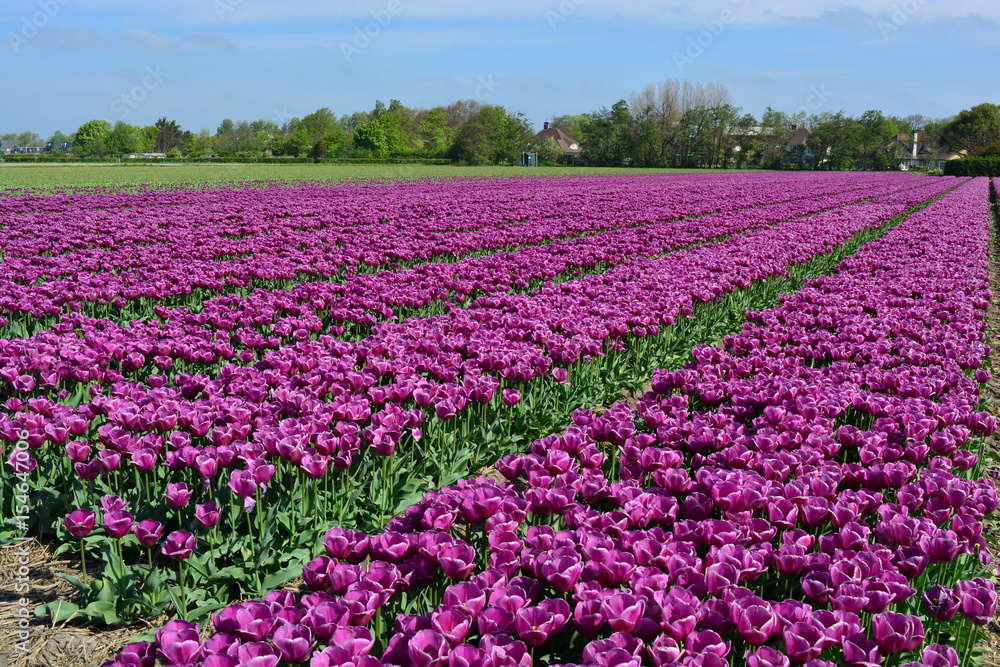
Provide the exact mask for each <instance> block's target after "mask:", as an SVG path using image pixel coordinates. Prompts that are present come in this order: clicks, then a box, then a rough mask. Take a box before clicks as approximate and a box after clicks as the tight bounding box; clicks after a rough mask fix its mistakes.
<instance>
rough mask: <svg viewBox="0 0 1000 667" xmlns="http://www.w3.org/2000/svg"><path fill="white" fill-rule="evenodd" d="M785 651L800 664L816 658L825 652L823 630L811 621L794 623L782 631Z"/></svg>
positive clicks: (792, 659)
mask: <svg viewBox="0 0 1000 667" xmlns="http://www.w3.org/2000/svg"><path fill="white" fill-rule="evenodd" d="M782 638H783V639H784V640H785V653H786V654H787V655H788V657H789V658H790V659H791V661H792V662H795V663H798V664H800V665H802V664H805V663H807V662H809V661H810V660H814V659H816V658H818V657H819V654H820V653H822V652H823V640H824V635H823V632H822V631H821V630H820V629H819V628H817V627H816V626H815V625H813V624H811V623H804V622H798V623H792V624H791V625H789V626H788V627H787V628H785V629H784V630H783V631H782Z"/></svg>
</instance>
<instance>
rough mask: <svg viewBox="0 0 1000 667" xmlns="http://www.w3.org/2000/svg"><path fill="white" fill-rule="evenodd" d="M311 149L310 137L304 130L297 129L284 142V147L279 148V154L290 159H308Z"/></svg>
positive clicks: (311, 141)
mask: <svg viewBox="0 0 1000 667" xmlns="http://www.w3.org/2000/svg"><path fill="white" fill-rule="evenodd" d="M312 147H313V140H312V135H310V134H309V133H308V132H307V131H306V130H304V129H299V130H296V131H295V132H293V133H292V134H291V136H289V137H288V139H286V140H285V142H284V145H282V146H281V147H280V150H279V154H281V155H289V156H291V157H308V155H309V151H310V150H311V149H312ZM276 148H277V147H276Z"/></svg>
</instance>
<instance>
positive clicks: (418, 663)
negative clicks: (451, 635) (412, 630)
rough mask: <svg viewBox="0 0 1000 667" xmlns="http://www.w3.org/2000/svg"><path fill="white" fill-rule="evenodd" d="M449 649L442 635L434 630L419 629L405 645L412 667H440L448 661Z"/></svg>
mask: <svg viewBox="0 0 1000 667" xmlns="http://www.w3.org/2000/svg"><path fill="white" fill-rule="evenodd" d="M449 650H450V647H449V645H448V641H447V640H446V639H445V637H444V635H442V634H440V633H438V632H435V631H434V630H421V631H420V632H418V633H417V634H415V635H414V636H413V638H412V639H410V642H409V645H408V646H407V653H408V654H409V656H410V660H411V661H412V662H413V665H414V667H441V666H442V665H444V664H445V663H446V662H447V661H448V652H449Z"/></svg>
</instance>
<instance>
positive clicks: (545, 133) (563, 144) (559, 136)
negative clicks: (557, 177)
mask: <svg viewBox="0 0 1000 667" xmlns="http://www.w3.org/2000/svg"><path fill="white" fill-rule="evenodd" d="M543 137H551V138H552V139H555V142H556V143H557V144H559V149H560V150H561V151H562V152H563V153H568V154H570V155H574V154H576V153H579V152H580V151H582V150H583V149H582V148H580V144H578V143H576V140H575V139H573V138H571V137H570V136H569V135H568V134H566V133H565V132H563V131H562V130H560V129H559V128H558V127H548V128H546V129H544V130H542V131H541V132H539V133H538V134H536V135H535V139H536V140H540V139H542V138H543Z"/></svg>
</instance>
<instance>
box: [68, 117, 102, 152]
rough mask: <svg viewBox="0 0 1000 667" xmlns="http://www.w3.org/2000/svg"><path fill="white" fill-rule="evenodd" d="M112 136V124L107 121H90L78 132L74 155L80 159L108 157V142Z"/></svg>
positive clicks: (74, 143) (74, 144)
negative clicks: (99, 156) (109, 136)
mask: <svg viewBox="0 0 1000 667" xmlns="http://www.w3.org/2000/svg"><path fill="white" fill-rule="evenodd" d="M110 134H111V123H109V122H108V121H106V120H88V121H87V122H86V123H84V124H83V125H81V126H80V128H79V129H78V130H77V131H76V139H75V140H74V142H73V154H74V155H77V156H79V157H93V156H98V155H106V154H107V152H108V149H107V148H106V145H105V144H106V142H107V140H108V135H110Z"/></svg>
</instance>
